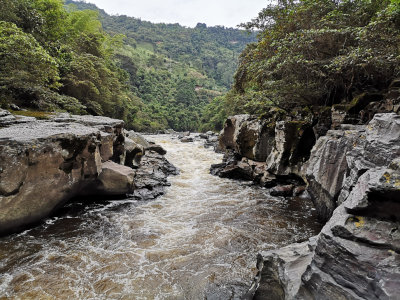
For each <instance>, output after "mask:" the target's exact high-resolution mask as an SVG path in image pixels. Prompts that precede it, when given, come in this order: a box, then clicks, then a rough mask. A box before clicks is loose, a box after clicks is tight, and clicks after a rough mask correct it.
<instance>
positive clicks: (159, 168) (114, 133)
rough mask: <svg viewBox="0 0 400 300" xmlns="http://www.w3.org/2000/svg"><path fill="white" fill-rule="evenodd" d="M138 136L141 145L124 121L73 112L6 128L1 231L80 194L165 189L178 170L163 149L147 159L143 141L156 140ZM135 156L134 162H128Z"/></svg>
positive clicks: (0, 170)
mask: <svg viewBox="0 0 400 300" xmlns="http://www.w3.org/2000/svg"><path fill="white" fill-rule="evenodd" d="M0 113H2V115H4V116H10V114H8V113H3V112H0ZM132 137H133V138H135V139H137V140H140V144H139V143H136V142H135V141H133V140H130V139H126V138H125V136H124V133H123V121H121V120H114V119H110V118H105V117H93V116H73V115H69V114H61V115H58V116H55V117H53V118H52V119H51V120H48V121H37V120H35V119H32V120H31V121H30V122H28V123H19V122H17V123H15V124H13V125H12V124H11V125H10V124H9V125H8V127H5V128H2V129H0V234H6V233H9V232H14V231H18V230H20V229H21V228H23V227H24V226H27V225H29V224H32V223H35V222H37V221H39V220H40V219H42V218H44V217H46V216H48V215H49V214H51V213H52V212H53V211H54V210H56V209H57V208H58V207H60V206H61V205H63V204H64V203H65V202H66V201H68V200H70V199H71V198H73V197H75V196H80V195H87V194H92V195H93V194H95V195H111V196H126V194H131V193H133V192H134V189H135V188H136V189H140V190H153V188H154V190H155V191H157V192H152V195H153V198H154V197H155V196H156V195H159V194H161V193H163V188H164V186H166V185H168V183H167V180H166V178H167V176H168V175H169V174H173V173H176V172H177V171H176V169H175V168H174V167H173V166H172V165H171V164H169V162H168V161H167V160H166V159H165V157H164V156H163V155H161V154H159V153H157V152H154V151H152V150H157V149H152V150H148V151H147V152H148V153H147V155H145V159H144V160H143V163H142V162H141V161H140V159H139V157H140V158H141V157H142V156H143V152H144V146H143V145H145V146H150V145H149V144H148V143H147V142H146V141H144V139H143V138H142V137H141V136H139V135H137V134H135V135H132ZM158 150H159V152H163V151H161V149H158ZM122 156H123V157H124V160H122V159H121V157H122ZM130 156H132V157H133V158H132V160H131V161H130V164H131V165H130V166H129V167H128V166H123V165H122V164H123V163H124V162H126V159H125V158H126V157H130ZM110 159H112V160H114V161H110ZM129 159H131V158H129ZM119 163H120V164H119ZM131 166H132V167H133V166H135V167H136V168H139V170H137V172H135V170H133V169H132V168H131ZM140 167H142V168H140ZM148 198H149V197H148Z"/></svg>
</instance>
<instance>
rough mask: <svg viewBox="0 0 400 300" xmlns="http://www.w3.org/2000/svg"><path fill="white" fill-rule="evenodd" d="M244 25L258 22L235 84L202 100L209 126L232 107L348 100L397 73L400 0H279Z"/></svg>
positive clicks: (258, 110) (381, 86)
mask: <svg viewBox="0 0 400 300" xmlns="http://www.w3.org/2000/svg"><path fill="white" fill-rule="evenodd" d="M242 27H244V28H246V29H248V30H254V29H258V30H260V31H261V32H260V33H259V35H258V38H259V41H258V42H257V43H252V44H249V45H248V46H247V47H246V49H245V50H244V51H243V53H242V54H241V56H240V63H239V67H238V70H237V72H236V74H235V77H234V86H233V88H232V89H231V90H230V91H229V92H228V93H227V94H226V95H225V96H223V97H219V98H217V99H214V101H212V103H211V104H209V105H208V107H206V109H205V112H204V114H203V121H204V122H207V123H208V126H211V127H214V128H219V127H220V124H221V122H222V120H223V119H224V118H225V117H226V116H227V115H231V114H237V113H251V114H257V115H259V116H262V115H264V114H265V113H267V112H268V111H269V110H270V109H271V108H274V109H279V110H282V112H283V113H288V112H290V111H291V110H292V109H293V108H294V107H298V106H301V107H304V108H305V109H312V108H315V107H317V106H324V107H329V106H332V105H334V104H340V103H341V104H343V103H349V102H351V101H355V100H356V99H357V97H359V96H360V95H362V94H364V95H365V93H382V91H385V89H387V88H388V86H389V84H390V83H391V82H392V80H393V79H395V78H398V77H399V75H400V1H399V0H392V1H389V0H382V1H380V0H379V1H376V0H300V1H291V0H280V1H278V3H276V4H271V5H269V6H268V7H266V8H265V9H263V10H262V11H261V12H260V13H259V15H258V17H256V18H255V19H253V20H252V21H250V22H248V23H246V24H242Z"/></svg>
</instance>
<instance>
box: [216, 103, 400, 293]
mask: <svg viewBox="0 0 400 300" xmlns="http://www.w3.org/2000/svg"><path fill="white" fill-rule="evenodd" d="M324 113H325V112H323V113H322V115H323V114H324ZM336 115H337V112H336V109H332V111H331V119H329V118H326V119H325V120H327V119H328V123H330V125H331V126H332V128H333V129H332V130H326V128H327V126H326V124H327V123H326V122H325V123H323V122H322V120H321V119H320V118H319V119H318V115H314V116H313V117H311V118H309V119H307V118H305V119H304V121H302V122H301V121H299V120H293V119H290V120H289V119H286V120H280V121H277V120H276V119H275V121H274V120H273V119H272V122H271V119H269V120H267V121H266V120H262V121H261V120H256V119H254V117H251V116H244V115H241V116H239V117H238V118H240V120H241V121H237V120H236V117H235V116H234V117H230V119H229V120H228V121H227V122H226V124H225V128H224V130H223V131H222V132H221V138H220V148H222V149H225V151H226V154H225V158H224V162H223V163H222V164H219V165H214V166H213V167H212V170H211V172H212V173H214V174H216V175H219V176H224V177H233V178H240V179H247V180H254V181H256V182H258V183H260V184H262V185H264V186H267V187H272V186H275V185H278V187H275V188H274V189H273V190H271V194H275V192H276V191H281V193H277V195H284V196H291V195H292V189H293V186H292V185H287V184H288V183H290V182H291V181H292V182H293V180H294V179H297V180H298V181H299V182H300V181H301V180H303V183H304V184H305V185H306V190H307V192H308V194H309V195H310V197H311V199H312V200H313V202H314V205H315V207H316V209H317V212H318V214H319V216H320V218H321V220H323V221H328V222H327V223H326V225H325V226H324V228H323V229H322V232H321V233H320V234H319V235H318V236H317V237H314V238H312V239H311V240H310V241H308V242H304V243H302V244H294V245H289V246H287V247H285V248H282V249H278V250H274V251H268V252H264V253H262V254H261V257H262V258H260V262H259V263H258V264H257V265H258V267H259V274H260V276H258V277H257V284H258V289H257V291H256V292H255V299H337V298H339V299H395V298H396V297H397V296H398V295H399V293H400V256H399V253H400V251H399V250H400V249H399V245H400V235H399V233H398V229H399V227H400V223H399V220H400V214H399V211H400V173H399V172H400V161H399V157H400V116H399V115H398V114H396V113H381V114H375V115H373V117H372V119H370V120H368V123H367V124H365V125H352V124H339V123H334V122H332V119H337V116H336ZM343 121H344V120H342V122H343ZM257 122H258V124H257V125H255V124H254V123H257ZM249 123H251V128H253V129H254V130H253V131H252V132H250V133H249V134H245V133H246V132H249V129H248V128H249ZM320 125H321V126H320ZM271 126H272V127H273V129H274V130H271V129H270V128H271ZM324 126H325V127H324ZM262 128H269V131H267V130H265V129H264V130H263V129H262ZM261 132H264V133H265V132H268V134H267V135H261ZM226 133H228V135H229V136H230V138H229V139H227V137H226V136H227V134H226ZM244 136H246V139H244V140H243V137H244ZM252 137H253V140H252V141H251V139H252ZM227 140H228V141H230V143H225V141H227ZM261 144H262V145H264V147H263V149H258V148H257V147H258V145H261ZM243 145H246V147H244V146H243ZM255 153H263V156H257V155H255ZM283 183H284V184H286V185H285V186H279V185H280V184H283ZM288 189H289V190H288ZM284 192H285V193H284Z"/></svg>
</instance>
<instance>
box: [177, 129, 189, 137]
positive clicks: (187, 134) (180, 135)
mask: <svg viewBox="0 0 400 300" xmlns="http://www.w3.org/2000/svg"><path fill="white" fill-rule="evenodd" d="M188 136H190V131H186V132H181V133H179V134H178V139H182V138H184V137H188Z"/></svg>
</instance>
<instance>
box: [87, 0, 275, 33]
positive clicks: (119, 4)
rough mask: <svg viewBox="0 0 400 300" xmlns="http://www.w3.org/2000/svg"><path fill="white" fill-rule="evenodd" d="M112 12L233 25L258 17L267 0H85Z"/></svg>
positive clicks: (158, 20)
mask: <svg viewBox="0 0 400 300" xmlns="http://www.w3.org/2000/svg"><path fill="white" fill-rule="evenodd" d="M85 2H89V3H93V4H96V5H97V6H98V7H99V8H102V9H104V10H105V11H106V12H107V13H109V14H112V15H116V14H119V15H127V16H130V17H135V18H140V19H141V20H144V21H151V22H153V23H179V24H181V25H183V26H187V27H194V26H196V24H197V23H206V24H207V26H215V25H223V26H225V27H233V28H235V27H236V25H238V24H240V23H243V22H248V21H250V20H251V19H253V18H255V17H256V16H257V15H258V13H259V11H261V9H262V8H264V7H266V6H267V5H268V4H269V3H270V1H268V0H86V1H85Z"/></svg>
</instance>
